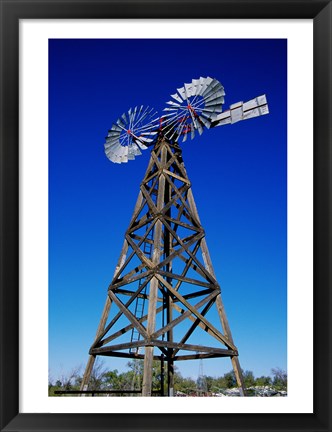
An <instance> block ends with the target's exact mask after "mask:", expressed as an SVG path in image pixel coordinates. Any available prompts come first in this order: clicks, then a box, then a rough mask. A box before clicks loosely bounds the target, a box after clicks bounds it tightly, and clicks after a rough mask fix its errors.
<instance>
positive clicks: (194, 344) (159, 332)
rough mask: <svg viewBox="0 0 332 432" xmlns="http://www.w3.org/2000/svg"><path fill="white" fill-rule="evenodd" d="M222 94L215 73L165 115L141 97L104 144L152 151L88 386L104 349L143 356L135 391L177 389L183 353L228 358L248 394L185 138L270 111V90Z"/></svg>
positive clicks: (111, 152) (133, 152)
mask: <svg viewBox="0 0 332 432" xmlns="http://www.w3.org/2000/svg"><path fill="white" fill-rule="evenodd" d="M224 96H225V90H224V87H223V86H222V85H221V84H220V82H219V81H217V80H216V79H214V78H210V77H207V78H202V77H201V78H199V79H193V80H192V81H191V83H189V84H184V86H183V87H181V88H178V89H177V91H176V93H174V94H172V95H171V98H172V100H170V101H168V102H167V106H166V108H165V109H164V112H163V115H162V116H158V115H157V113H156V111H155V110H154V109H153V108H150V107H144V106H143V105H142V106H137V107H135V108H130V109H129V110H128V111H127V112H125V113H123V114H122V116H121V117H119V118H118V120H117V121H115V122H114V123H113V125H112V127H111V128H110V130H109V131H108V135H107V137H106V143H105V153H106V156H107V157H108V159H109V160H111V161H112V162H114V163H125V162H128V161H129V160H134V159H135V158H136V157H137V156H140V155H141V154H142V152H143V151H144V150H146V149H148V148H151V156H150V160H149V163H148V167H147V170H146V173H145V176H144V178H143V181H142V182H141V184H140V190H139V195H138V198H137V203H136V206H135V208H134V212H133V215H132V218H131V221H130V223H129V226H128V229H127V230H126V232H125V236H124V237H125V239H124V243H123V247H122V250H121V252H120V257H119V261H118V263H117V265H116V267H115V271H114V275H113V278H112V281H111V284H110V285H109V287H108V291H107V297H106V303H105V306H104V310H103V313H102V316H101V319H100V323H99V326H98V328H97V334H96V337H95V340H94V341H93V343H92V345H91V347H90V350H89V360H88V363H87V366H86V369H85V373H84V376H83V379H82V384H81V392H82V394H83V393H84V392H85V391H88V387H89V383H90V378H91V375H92V371H93V366H94V362H95V359H96V357H97V356H107V357H122V358H125V359H127V360H128V359H132V360H134V361H136V360H141V361H143V370H142V375H143V376H142V379H140V380H139V383H141V384H140V386H141V389H139V390H137V389H136V387H135V386H136V384H135V382H136V383H137V380H136V375H135V377H134V379H133V384H132V389H131V390H128V391H127V393H133V391H135V392H138V391H139V392H141V395H142V396H151V395H152V394H153V393H154V392H156V391H157V392H159V393H158V394H160V395H161V396H165V394H164V387H165V385H166V382H167V394H166V395H167V396H174V380H175V377H174V362H175V361H184V360H197V359H199V360H200V361H202V360H203V359H209V358H220V357H229V358H230V360H231V363H232V367H233V370H234V373H235V378H236V382H237V386H238V391H239V395H240V396H245V392H246V389H245V386H244V380H243V376H242V369H241V367H240V363H239V358H238V356H239V353H238V349H237V347H236V345H235V343H234V341H233V337H232V333H231V330H230V326H229V324H228V320H227V317H226V313H225V307H224V305H223V301H222V298H221V289H220V285H219V283H218V281H217V276H216V274H215V271H214V268H213V265H212V260H211V257H210V254H209V250H208V247H207V242H206V237H205V230H204V228H203V226H202V224H201V221H200V218H199V215H198V212H197V207H196V203H195V200H194V196H193V192H192V188H191V182H190V180H189V178H188V175H187V172H186V169H185V166H184V163H183V159H182V150H181V147H180V145H179V143H178V141H179V139H182V142H185V141H186V140H187V139H188V137H189V136H190V138H191V139H194V137H195V136H196V134H197V133H198V134H199V135H200V134H202V133H203V131H204V130H206V129H210V128H214V127H217V126H222V125H226V124H233V123H237V122H238V121H241V120H247V119H250V118H253V117H258V116H262V115H265V114H268V112H269V110H268V105H267V100H266V96H265V95H262V96H258V97H256V98H254V99H252V100H249V101H247V102H238V103H235V104H232V105H231V106H230V107H229V109H228V110H226V111H224V110H223V104H224ZM216 317H217V321H218V322H217V323H215V322H214V321H215V320H216ZM201 341H204V344H202V343H201ZM220 345H221V346H220ZM154 361H160V362H161V370H162V371H164V369H166V372H165V373H167V380H166V379H165V380H164V372H162V373H161V376H160V386H159V389H158V390H156V389H154V388H153V385H154V381H153V378H152V376H153V362H154ZM164 362H165V363H166V365H167V367H166V368H164ZM136 366H137V365H136ZM138 369H139V368H138V367H135V371H136V372H135V374H136V373H138V372H137V371H138ZM123 393H125V391H123Z"/></svg>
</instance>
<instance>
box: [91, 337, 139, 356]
mask: <svg viewBox="0 0 332 432" xmlns="http://www.w3.org/2000/svg"><path fill="white" fill-rule="evenodd" d="M145 344H146V341H144V340H140V341H135V342H127V343H122V344H116V345H109V346H106V347H105V346H104V347H100V348H91V350H90V354H93V355H97V354H101V353H106V352H110V351H120V350H124V349H129V348H138V347H143V346H144V345H145Z"/></svg>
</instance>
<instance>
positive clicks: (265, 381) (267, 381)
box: [255, 375, 272, 387]
mask: <svg viewBox="0 0 332 432" xmlns="http://www.w3.org/2000/svg"><path fill="white" fill-rule="evenodd" d="M271 384H272V378H271V377H269V376H264V375H263V376H261V377H259V378H256V382H255V385H256V386H260V387H263V386H264V387H265V386H270V385H271Z"/></svg>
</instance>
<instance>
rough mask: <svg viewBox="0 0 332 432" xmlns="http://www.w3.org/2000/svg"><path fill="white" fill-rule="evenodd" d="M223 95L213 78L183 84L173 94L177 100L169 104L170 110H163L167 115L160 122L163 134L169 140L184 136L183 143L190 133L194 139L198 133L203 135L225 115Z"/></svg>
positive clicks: (218, 83) (223, 92)
mask: <svg viewBox="0 0 332 432" xmlns="http://www.w3.org/2000/svg"><path fill="white" fill-rule="evenodd" d="M224 95H225V91H224V87H223V86H222V85H221V84H220V82H219V81H217V80H216V79H214V78H210V77H207V78H202V77H201V78H199V79H193V80H192V82H191V83H190V84H184V86H183V87H181V88H179V89H177V93H175V94H173V95H171V96H172V98H173V99H174V101H173V100H171V101H169V102H167V104H168V105H170V107H167V108H165V109H164V111H167V114H164V115H163V117H162V119H161V123H162V130H163V133H164V134H165V136H166V137H167V138H169V139H172V138H174V137H178V136H182V141H186V140H187V137H188V135H189V134H190V136H191V139H193V138H194V137H195V131H198V133H199V134H200V135H201V134H202V132H203V129H204V127H206V128H208V129H209V128H210V126H211V123H212V122H213V121H214V120H215V118H216V115H217V114H219V113H221V112H222V104H223V103H224Z"/></svg>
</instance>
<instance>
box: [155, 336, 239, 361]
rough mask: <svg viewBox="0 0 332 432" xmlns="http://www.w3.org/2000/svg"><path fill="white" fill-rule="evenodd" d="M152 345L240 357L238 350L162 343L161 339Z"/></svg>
mask: <svg viewBox="0 0 332 432" xmlns="http://www.w3.org/2000/svg"><path fill="white" fill-rule="evenodd" d="M150 343H151V344H153V345H154V346H157V347H166V348H176V349H178V350H187V351H195V352H203V353H213V354H225V355H227V356H229V357H230V356H237V355H238V352H237V350H228V349H222V348H214V347H210V346H204V345H192V344H182V343H179V342H167V341H161V340H159V339H151V340H150Z"/></svg>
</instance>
